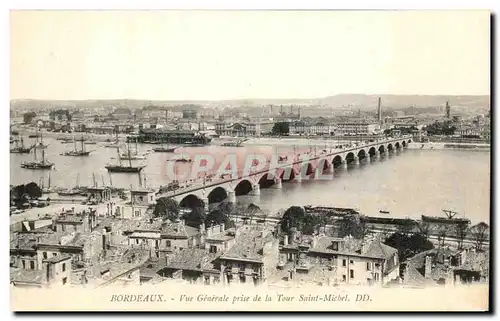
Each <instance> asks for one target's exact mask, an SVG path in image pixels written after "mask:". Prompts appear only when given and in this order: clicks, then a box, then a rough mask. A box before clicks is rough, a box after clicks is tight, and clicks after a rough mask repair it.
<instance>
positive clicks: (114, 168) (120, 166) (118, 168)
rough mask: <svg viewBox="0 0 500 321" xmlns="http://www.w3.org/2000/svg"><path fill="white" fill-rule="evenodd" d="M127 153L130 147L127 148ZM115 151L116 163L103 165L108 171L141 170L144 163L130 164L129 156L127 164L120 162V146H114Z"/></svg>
mask: <svg viewBox="0 0 500 321" xmlns="http://www.w3.org/2000/svg"><path fill="white" fill-rule="evenodd" d="M127 150H128V155H129V156H130V148H127ZM116 152H117V154H118V164H114V165H113V164H108V165H106V166H104V167H105V168H106V169H107V170H108V172H112V173H113V172H114V173H139V172H140V171H142V169H143V168H144V167H146V165H141V164H139V165H135V166H134V165H132V161H131V157H129V158H128V166H127V165H123V164H122V157H121V154H120V147H116Z"/></svg>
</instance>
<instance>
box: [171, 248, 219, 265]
mask: <svg viewBox="0 0 500 321" xmlns="http://www.w3.org/2000/svg"><path fill="white" fill-rule="evenodd" d="M219 256H220V253H219V254H218V253H208V252H207V251H206V250H204V249H199V248H187V249H182V250H180V251H179V252H177V253H176V254H174V255H172V256H171V257H168V259H167V265H166V267H167V268H169V269H178V270H191V271H204V270H216V269H215V266H214V263H213V261H214V260H215V259H216V258H218V257H219Z"/></svg>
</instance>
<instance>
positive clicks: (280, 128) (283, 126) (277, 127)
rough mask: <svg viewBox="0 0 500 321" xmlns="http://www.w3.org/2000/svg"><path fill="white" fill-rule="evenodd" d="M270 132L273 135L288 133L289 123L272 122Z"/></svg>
mask: <svg viewBox="0 0 500 321" xmlns="http://www.w3.org/2000/svg"><path fill="white" fill-rule="evenodd" d="M272 133H273V134H274V135H288V134H289V133H290V125H289V124H288V122H277V123H274V125H273V129H272Z"/></svg>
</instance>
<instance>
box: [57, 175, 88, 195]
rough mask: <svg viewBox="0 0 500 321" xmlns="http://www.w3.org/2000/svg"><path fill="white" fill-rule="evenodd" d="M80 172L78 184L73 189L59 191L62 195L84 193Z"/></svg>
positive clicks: (77, 178)
mask: <svg viewBox="0 0 500 321" xmlns="http://www.w3.org/2000/svg"><path fill="white" fill-rule="evenodd" d="M79 182H80V174H78V175H77V176H76V186H75V187H73V188H71V189H63V190H60V191H58V192H57V194H58V195H60V196H74V195H79V194H81V193H82V189H81V188H80V184H79Z"/></svg>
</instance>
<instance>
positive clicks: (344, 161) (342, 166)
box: [340, 159, 347, 169]
mask: <svg viewBox="0 0 500 321" xmlns="http://www.w3.org/2000/svg"><path fill="white" fill-rule="evenodd" d="M340 168H343V169H347V161H346V160H345V159H344V160H342V163H341V164H340Z"/></svg>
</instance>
